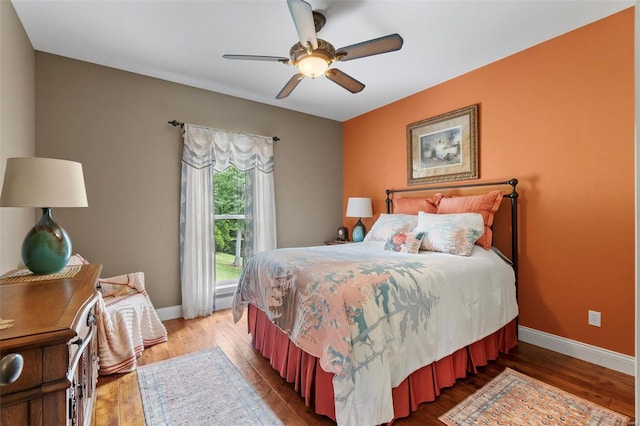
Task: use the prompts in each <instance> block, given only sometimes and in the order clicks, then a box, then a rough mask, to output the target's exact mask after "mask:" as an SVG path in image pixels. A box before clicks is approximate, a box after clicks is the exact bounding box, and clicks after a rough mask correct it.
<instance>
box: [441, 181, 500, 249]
mask: <svg viewBox="0 0 640 426" xmlns="http://www.w3.org/2000/svg"><path fill="white" fill-rule="evenodd" d="M503 195H504V194H503V192H502V191H491V192H489V193H488V194H485V195H467V196H463V197H443V198H442V199H441V200H440V202H439V203H438V214H443V213H479V214H481V215H482V219H483V220H484V234H482V236H481V237H480V238H479V239H478V241H476V244H478V245H479V246H482V247H484V248H485V249H487V250H488V249H490V248H491V244H492V243H493V233H492V231H491V225H493V215H494V214H495V212H496V211H498V208H499V207H500V202H501V201H502V197H503Z"/></svg>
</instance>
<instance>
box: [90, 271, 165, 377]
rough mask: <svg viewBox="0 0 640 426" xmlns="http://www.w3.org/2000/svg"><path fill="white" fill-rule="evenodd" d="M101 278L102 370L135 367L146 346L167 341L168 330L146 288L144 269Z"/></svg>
mask: <svg viewBox="0 0 640 426" xmlns="http://www.w3.org/2000/svg"><path fill="white" fill-rule="evenodd" d="M98 281H99V283H100V287H101V291H100V293H101V297H100V298H99V300H98V304H97V307H96V315H97V319H98V321H97V325H98V356H99V357H100V371H99V373H100V375H106V374H114V373H126V372H129V371H133V370H135V369H136V368H137V366H138V364H137V360H136V359H137V358H138V357H139V356H140V355H141V354H142V351H143V350H144V348H145V347H148V346H152V345H155V344H158V343H162V342H166V341H167V330H166V329H165V327H164V325H163V324H162V322H161V321H160V318H158V315H157V314H156V311H155V309H154V307H153V304H152V303H151V300H150V299H149V296H148V295H147V292H146V290H145V288H144V273H143V272H135V273H130V274H125V275H119V276H117V277H113V278H100V279H99V280H98Z"/></svg>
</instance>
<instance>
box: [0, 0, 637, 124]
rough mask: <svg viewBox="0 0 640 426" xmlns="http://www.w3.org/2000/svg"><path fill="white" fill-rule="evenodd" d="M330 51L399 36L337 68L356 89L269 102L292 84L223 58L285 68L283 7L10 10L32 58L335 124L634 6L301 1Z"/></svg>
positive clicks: (320, 87) (59, 4)
mask: <svg viewBox="0 0 640 426" xmlns="http://www.w3.org/2000/svg"><path fill="white" fill-rule="evenodd" d="M308 1H309V3H310V4H311V5H312V7H313V9H314V10H317V11H320V12H322V13H323V14H325V16H326V18H327V23H326V25H325V26H324V28H323V29H322V30H321V31H320V33H319V34H318V36H319V37H320V38H322V39H324V40H327V41H329V42H330V43H332V44H333V45H334V46H335V47H336V48H339V47H342V46H347V45H351V44H354V43H358V42H361V41H365V40H369V39H372V38H377V37H380V36H384V35H388V34H392V33H399V34H400V35H401V36H402V37H403V38H404V46H403V47H402V49H401V50H400V51H397V52H391V53H386V54H382V55H378V56H372V57H367V58H360V59H357V60H353V61H350V62H343V63H340V62H338V63H336V64H334V65H333V67H335V68H339V69H340V70H342V71H344V72H346V73H347V74H349V75H351V76H352V77H354V78H356V79H357V80H359V81H361V82H363V83H364V84H366V87H365V89H364V90H363V91H362V92H360V93H357V94H351V93H349V92H348V91H346V90H344V89H343V88H341V87H340V86H337V85H336V84H335V83H333V82H331V81H329V80H327V79H326V78H324V77H319V78H317V79H316V80H311V79H308V78H307V79H304V80H303V81H302V82H301V83H300V84H299V85H298V87H297V88H296V89H295V90H294V91H293V93H292V94H291V95H290V96H289V97H288V98H286V99H283V100H276V99H275V96H276V94H277V93H278V92H279V91H280V89H281V88H282V87H283V86H284V84H285V83H286V82H287V81H288V80H289V78H290V77H291V76H292V75H294V74H295V73H296V69H295V68H294V67H291V66H288V65H283V64H280V63H276V62H256V61H237V60H235V61H234V60H227V59H223V58H222V55H223V54H225V53H235V54H251V55H270V56H285V57H286V56H288V55H289V49H290V48H291V46H292V45H293V44H294V43H296V42H297V41H298V36H297V33H296V29H295V27H294V24H293V21H292V19H291V15H290V13H289V9H288V7H287V4H286V1H285V0H259V1H242V0H235V1H221V0H199V1H186V0H171V1H157V0H156V1H152V0H123V1H117V0H98V1H96V0H94V1H86V0H71V1H58V0H12V3H13V5H14V6H15V9H16V11H17V13H18V16H19V18H20V20H21V22H22V24H23V26H24V28H25V30H26V32H27V34H28V36H29V39H30V40H31V43H32V45H33V47H34V49H36V50H39V51H43V52H48V53H53V54H56V55H61V56H66V57H69V58H74V59H79V60H82V61H87V62H92V63H95V64H100V65H105V66H109V67H113V68H118V69H121V70H126V71H131V72H135V73H138V74H143V75H147V76H151V77H157V78H160V79H164V80H169V81H173V82H177V83H182V84H186V85H189V86H194V87H199V88H203V89H207V90H212V91H215V92H219V93H224V94H228V95H232V96H238V97H241V98H246V99H250V100H253V101H257V102H262V103H266V104H270V105H276V106H280V107H283V108H287V109H292V110H296V111H300V112H304V113H308V114H313V115H317V116H320V117H326V118H330V119H334V120H338V121H344V120H347V119H350V118H353V117H355V116H358V115H360V114H363V113H365V112H368V111H370V110H372V109H375V108H378V107H380V106H383V105H386V104H388V103H391V102H393V101H396V100H398V99H401V98H404V97H406V96H408V95H411V94H413V93H416V92H418V91H421V90H424V89H426V88H429V87H432V86H434V85H437V84H439V83H442V82H444V81H447V80H449V79H451V78H453V77H456V76H459V75H461V74H464V73H466V72H468V71H471V70H473V69H476V68H478V67H481V66H483V65H486V64H489V63H491V62H494V61H496V60H499V59H501V58H504V57H506V56H509V55H511V54H513V53H515V52H518V51H521V50H523V49H526V48H528V47H531V46H533V45H536V44H539V43H541V42H543V41H545V40H548V39H550V38H553V37H555V36H558V35H560V34H563V33H566V32H568V31H571V30H573V29H576V28H578V27H581V26H583V25H585V24H588V23H590V22H593V21H596V20H598V19H601V18H603V17H605V16H608V15H610V14H613V13H615V12H618V11H620V10H622V9H625V8H627V7H630V6H633V4H634V1H633V0H568V1H565V0H538V1H525V0H501V1H487V0H468V1H460V0H447V1H445V0H440V1H435V0H422V1H406V0H395V1H380V0H353V1H341V0H308Z"/></svg>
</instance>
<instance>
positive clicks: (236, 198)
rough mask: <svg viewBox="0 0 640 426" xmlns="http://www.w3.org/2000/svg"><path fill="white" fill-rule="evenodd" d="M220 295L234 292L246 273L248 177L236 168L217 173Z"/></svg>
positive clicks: (217, 247)
mask: <svg viewBox="0 0 640 426" xmlns="http://www.w3.org/2000/svg"><path fill="white" fill-rule="evenodd" d="M214 191H215V201H214V202H215V242H216V244H215V246H216V252H215V256H216V258H215V270H216V273H215V277H216V296H217V297H225V296H229V295H230V294H233V292H234V291H235V289H236V286H237V284H238V279H239V278H240V274H241V273H242V264H243V263H242V262H243V259H242V247H243V243H244V239H243V237H244V236H245V235H246V224H247V222H246V196H247V176H246V172H241V171H239V170H238V169H236V168H235V167H233V166H232V167H228V168H227V169H226V170H225V171H223V172H220V173H215V174H214Z"/></svg>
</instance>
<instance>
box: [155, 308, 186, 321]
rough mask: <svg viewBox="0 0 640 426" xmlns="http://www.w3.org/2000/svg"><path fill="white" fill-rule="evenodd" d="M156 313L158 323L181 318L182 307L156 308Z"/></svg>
mask: <svg viewBox="0 0 640 426" xmlns="http://www.w3.org/2000/svg"><path fill="white" fill-rule="evenodd" d="M156 313H157V314H158V317H159V318H160V321H166V320H171V319H176V318H182V305H176V306H167V307H166V308H158V309H156Z"/></svg>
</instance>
